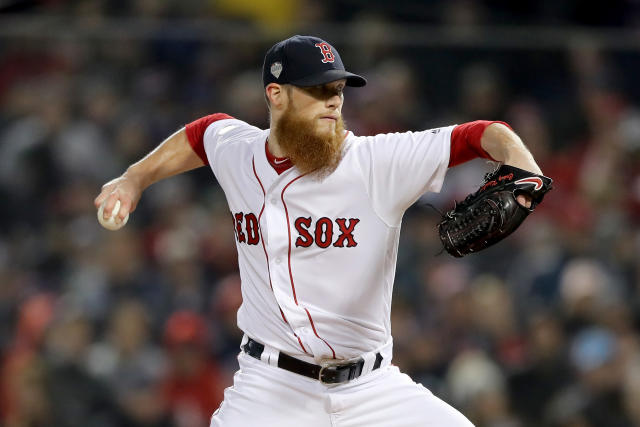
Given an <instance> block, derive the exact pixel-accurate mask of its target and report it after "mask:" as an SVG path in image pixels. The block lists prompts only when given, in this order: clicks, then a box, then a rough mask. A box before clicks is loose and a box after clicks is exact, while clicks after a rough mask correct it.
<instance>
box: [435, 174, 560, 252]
mask: <svg viewBox="0 0 640 427" xmlns="http://www.w3.org/2000/svg"><path fill="white" fill-rule="evenodd" d="M552 182H553V181H552V180H551V178H548V177H546V176H543V175H536V174H533V173H531V172H528V171H526V170H523V169H519V168H516V167H513V166H508V165H502V166H500V167H498V168H497V169H496V170H495V171H493V172H491V173H488V174H487V175H486V176H485V181H484V184H483V185H482V186H481V187H480V188H479V189H478V191H476V192H475V193H473V194H470V195H469V196H467V198H466V199H464V201H462V202H460V203H456V205H455V207H454V209H452V210H450V211H449V212H447V213H446V214H444V215H443V217H442V221H441V222H440V223H439V224H438V233H439V234H440V240H441V241H442V244H443V246H444V248H445V249H446V250H447V252H449V253H450V254H451V255H453V256H455V257H462V256H464V255H466V254H468V253H471V252H478V251H480V250H482V249H484V248H486V247H489V246H491V245H493V244H495V243H497V242H499V241H500V240H502V239H504V238H505V237H507V236H508V235H509V234H511V233H513V232H514V231H515V230H516V229H517V228H518V227H519V226H520V224H522V222H523V221H524V220H525V218H526V217H527V216H528V215H529V214H530V213H531V212H533V210H534V209H535V207H536V206H537V205H538V204H539V203H540V202H542V199H543V198H544V195H545V194H546V193H547V192H548V191H549V190H551V189H552V185H551V184H552ZM522 195H524V196H526V197H527V198H530V199H531V206H530V207H525V206H523V205H522V204H520V203H519V202H518V200H517V197H518V196H522Z"/></svg>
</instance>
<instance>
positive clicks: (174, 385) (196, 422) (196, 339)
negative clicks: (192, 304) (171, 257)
mask: <svg viewBox="0 0 640 427" xmlns="http://www.w3.org/2000/svg"><path fill="white" fill-rule="evenodd" d="M164 343H165V346H166V348H167V352H168V356H169V369H168V372H167V375H166V376H165V378H164V379H163V385H162V390H163V395H164V398H165V401H166V402H167V409H168V410H169V412H170V414H171V418H172V421H173V423H174V425H175V426H176V427H196V426H202V425H206V423H207V422H208V420H209V419H210V418H211V414H213V411H215V410H216V408H217V407H218V406H219V405H220V403H221V402H222V398H223V391H224V388H225V384H223V383H222V377H221V374H220V370H219V368H218V366H217V364H216V363H215V362H214V361H213V360H211V358H210V357H209V355H208V354H207V348H208V344H209V337H208V331H207V327H206V323H205V321H204V318H203V317H202V316H199V315H197V314H196V313H193V312H189V311H178V312H176V313H174V314H173V315H171V317H170V318H169V320H167V324H166V326H165V330H164Z"/></svg>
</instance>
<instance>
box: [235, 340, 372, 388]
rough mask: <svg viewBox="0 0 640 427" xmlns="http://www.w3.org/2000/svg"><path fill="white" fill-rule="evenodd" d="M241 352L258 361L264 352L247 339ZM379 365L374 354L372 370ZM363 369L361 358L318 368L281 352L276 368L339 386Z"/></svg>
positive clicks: (259, 346) (260, 345) (355, 376)
mask: <svg viewBox="0 0 640 427" xmlns="http://www.w3.org/2000/svg"><path fill="white" fill-rule="evenodd" d="M242 350H244V352H245V353H247V354H248V355H249V356H251V357H254V358H256V359H258V360H260V356H262V352H263V351H264V345H263V344H260V343H259V342H257V341H255V340H253V339H251V338H249V341H247V343H246V344H245V345H243V346H242ZM381 363H382V355H381V354H380V353H376V360H375V362H374V363H373V369H378V368H379V367H380V364H381ZM363 367H364V359H363V358H360V359H358V360H356V361H354V362H350V363H344V364H337V365H327V366H320V365H314V364H313V363H308V362H305V361H304V360H300V359H296V358H295V357H291V356H289V355H288V354H284V353H282V352H280V353H279V354H278V368H282V369H286V370H287V371H290V372H294V373H296V374H299V375H304V376H305V377H309V378H313V379H314V380H318V381H320V382H321V383H325V384H339V383H344V382H347V381H351V380H352V379H354V378H358V377H359V376H360V375H362V368H363Z"/></svg>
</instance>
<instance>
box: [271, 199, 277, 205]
mask: <svg viewBox="0 0 640 427" xmlns="http://www.w3.org/2000/svg"><path fill="white" fill-rule="evenodd" d="M276 203H278V201H277V200H276V198H275V197H274V198H273V199H271V204H272V205H275V204H276Z"/></svg>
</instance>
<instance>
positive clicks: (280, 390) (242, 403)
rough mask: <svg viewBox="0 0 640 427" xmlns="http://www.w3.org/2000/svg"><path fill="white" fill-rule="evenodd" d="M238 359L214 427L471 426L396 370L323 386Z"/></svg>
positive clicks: (390, 368)
mask: <svg viewBox="0 0 640 427" xmlns="http://www.w3.org/2000/svg"><path fill="white" fill-rule="evenodd" d="M238 361H239V363H240V370H239V371H238V372H236V374H235V375H234V378H233V386H232V387H229V388H227V389H226V390H225V392H224V401H223V402H222V404H221V405H220V408H218V410H217V411H216V412H215V413H214V414H213V416H212V418H211V427H246V426H260V427H276V426H277V427H300V426H305V427H307V426H308V427H363V426H367V427H405V426H406V427H415V426H433V427H436V426H438V427H439V426H443V427H444V426H446V427H452V426H455V427H457V426H467V427H468V426H473V424H471V422H470V421H469V420H468V419H467V418H465V417H464V415H462V414H461V413H460V412H458V411H457V410H456V409H454V408H453V407H451V406H449V405H448V404H446V403H445V402H444V401H442V400H440V399H438V398H437V397H436V396H434V395H433V394H432V393H431V392H430V391H429V390H427V389H426V388H425V387H423V386H422V385H421V384H417V383H415V382H413V380H412V379H411V378H410V377H409V376H408V375H406V374H403V373H401V372H400V370H399V369H398V368H397V367H396V366H392V365H388V366H384V365H383V366H382V367H380V368H379V369H376V370H374V371H372V372H370V373H368V374H365V375H362V376H360V377H358V378H356V379H354V380H351V381H349V382H347V383H343V384H333V385H325V384H322V383H320V382H319V381H317V380H314V379H311V378H307V377H305V376H302V375H298V374H295V373H293V372H289V371H287V370H285V369H282V368H278V367H275V366H271V365H269V364H267V363H264V362H262V361H260V360H258V359H255V358H253V357H251V356H249V355H248V354H245V353H244V352H241V353H240V355H239V356H238Z"/></svg>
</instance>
